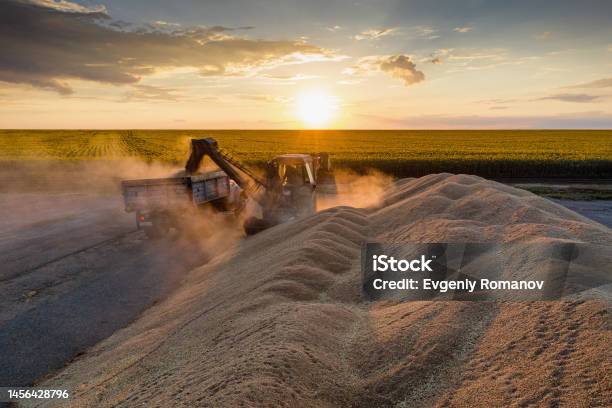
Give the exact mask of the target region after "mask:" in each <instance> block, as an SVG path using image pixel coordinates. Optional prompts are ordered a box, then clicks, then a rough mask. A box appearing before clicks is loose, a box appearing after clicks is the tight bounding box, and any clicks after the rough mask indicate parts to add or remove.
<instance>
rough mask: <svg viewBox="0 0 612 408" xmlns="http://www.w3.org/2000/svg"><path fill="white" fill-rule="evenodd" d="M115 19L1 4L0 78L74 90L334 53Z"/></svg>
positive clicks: (73, 7) (40, 0)
mask: <svg viewBox="0 0 612 408" xmlns="http://www.w3.org/2000/svg"><path fill="white" fill-rule="evenodd" d="M113 24H114V22H113V21H112V20H110V17H109V16H108V15H107V14H106V11H105V9H104V8H101V7H93V8H85V7H84V6H80V5H78V4H76V3H73V2H69V1H67V0H62V1H60V2H56V1H51V0H28V1H26V0H5V1H2V2H0V49H2V51H3V52H2V54H0V81H2V82H8V83H14V84H29V85H32V86H34V87H38V88H44V89H50V90H54V91H56V92H58V93H60V94H69V93H71V92H72V89H71V88H70V85H69V81H71V80H88V81H96V82H103V83H110V84H115V85H125V84H136V83H138V82H139V81H140V79H141V78H142V77H143V76H146V75H150V74H152V73H154V72H156V71H159V70H162V69H174V68H179V67H182V68H184V67H190V68H194V69H195V70H197V71H198V72H199V74H200V75H202V76H231V75H244V74H245V73H247V72H250V71H252V70H257V69H265V68H271V67H275V66H279V65H284V64H299V63H305V62H310V61H322V60H328V59H332V58H334V56H333V55H332V53H331V52H329V51H327V50H324V49H322V48H320V47H317V46H314V45H310V44H308V43H306V42H304V41H286V40H278V41H274V40H257V39H249V38H244V37H238V36H234V35H233V34H232V32H233V31H234V30H236V29H232V28H227V27H222V26H214V27H187V28H179V29H174V30H172V31H168V30H155V29H154V28H152V27H153V26H151V25H149V26H147V27H141V28H138V29H132V30H127V29H125V27H126V26H129V24H127V23H119V24H115V25H113ZM171 27H172V26H171ZM245 28H248V27H242V28H241V29H245Z"/></svg>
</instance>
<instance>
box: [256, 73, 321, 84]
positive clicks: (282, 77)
mask: <svg viewBox="0 0 612 408" xmlns="http://www.w3.org/2000/svg"><path fill="white" fill-rule="evenodd" d="M262 77H263V78H266V79H273V80H275V81H289V82H293V81H305V80H308V79H316V78H319V76H318V75H308V74H291V75H282V74H263V75H262Z"/></svg>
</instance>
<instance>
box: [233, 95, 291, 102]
mask: <svg viewBox="0 0 612 408" xmlns="http://www.w3.org/2000/svg"><path fill="white" fill-rule="evenodd" d="M233 96H234V97H236V98H238V99H244V100H247V101H254V102H266V103H281V104H286V103H289V102H291V100H292V99H291V98H286V97H283V96H273V95H268V94H234V95H233Z"/></svg>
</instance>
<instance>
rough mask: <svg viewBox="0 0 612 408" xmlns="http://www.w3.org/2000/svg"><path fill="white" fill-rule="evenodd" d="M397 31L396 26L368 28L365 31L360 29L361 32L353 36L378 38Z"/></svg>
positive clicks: (362, 38)
mask: <svg viewBox="0 0 612 408" xmlns="http://www.w3.org/2000/svg"><path fill="white" fill-rule="evenodd" d="M395 32H397V28H396V27H391V28H382V29H370V30H366V31H362V32H361V33H359V34H357V35H355V36H353V38H354V39H355V40H358V41H361V40H378V39H379V38H382V37H386V36H388V35H392V34H394V33H395Z"/></svg>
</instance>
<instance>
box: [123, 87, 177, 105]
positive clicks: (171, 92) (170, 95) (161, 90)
mask: <svg viewBox="0 0 612 408" xmlns="http://www.w3.org/2000/svg"><path fill="white" fill-rule="evenodd" d="M181 99H183V95H182V94H180V93H178V90H177V89H175V88H166V87H160V86H154V85H143V84H136V85H132V87H131V89H130V90H128V91H127V92H126V93H125V99H124V100H125V101H136V100H138V101H178V100H181Z"/></svg>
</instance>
